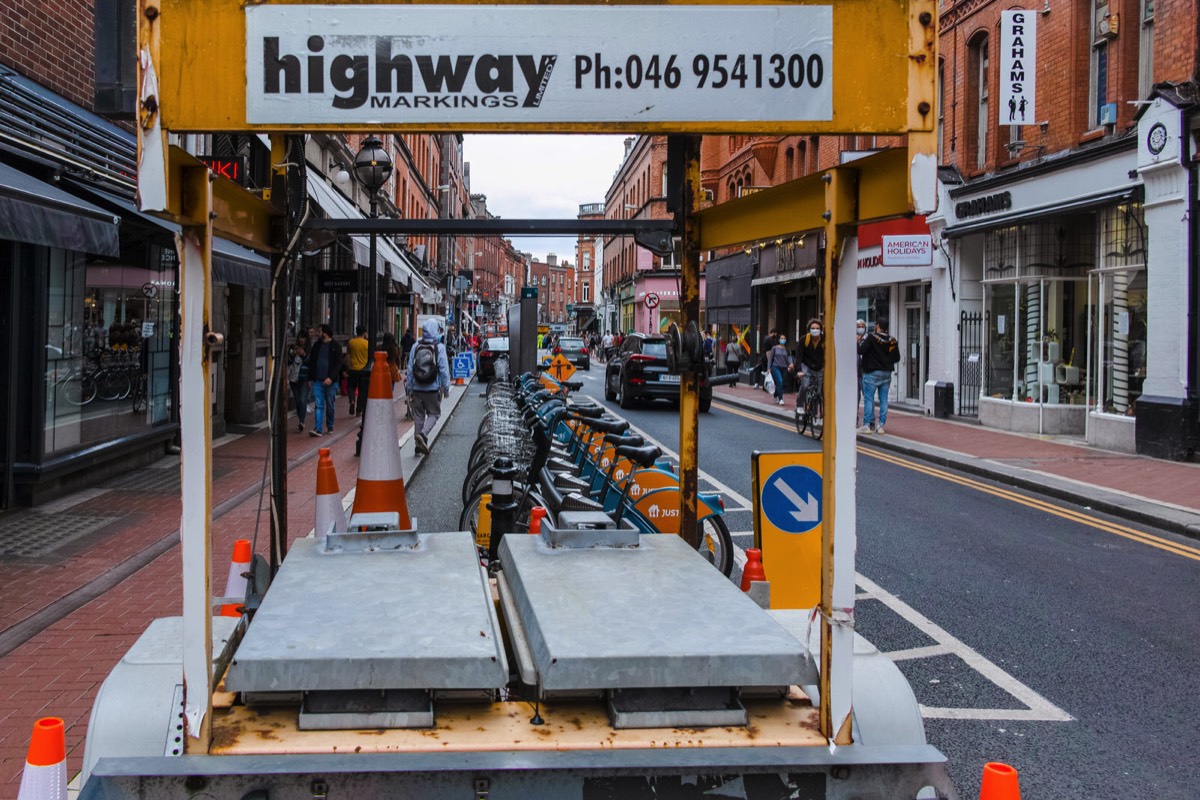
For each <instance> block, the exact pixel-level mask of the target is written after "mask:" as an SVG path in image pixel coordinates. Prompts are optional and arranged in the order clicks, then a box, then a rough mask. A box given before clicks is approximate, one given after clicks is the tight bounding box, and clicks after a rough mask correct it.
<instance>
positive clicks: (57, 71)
mask: <svg viewBox="0 0 1200 800" xmlns="http://www.w3.org/2000/svg"><path fill="white" fill-rule="evenodd" d="M92 26H93V19H92V4H91V2H88V0H56V2H53V3H50V2H45V0H4V2H3V3H0V61H2V62H3V63H4V64H5V65H6V66H9V67H12V68H13V69H15V70H16V71H17V72H20V73H21V74H22V75H25V76H26V77H28V78H31V79H33V80H35V81H37V82H38V83H40V84H42V85H43V86H45V87H47V88H48V89H51V90H53V91H55V92H57V93H59V94H61V95H63V96H64V97H66V98H68V99H70V100H72V101H74V102H76V103H78V104H79V105H81V106H83V107H85V108H89V109H90V108H92V104H93V103H92V100H93V98H92V93H93V92H94V91H95V82H96V77H95V69H94V66H93V65H94V63H95V56H94V53H93V42H92Z"/></svg>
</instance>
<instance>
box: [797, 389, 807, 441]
mask: <svg viewBox="0 0 1200 800" xmlns="http://www.w3.org/2000/svg"><path fill="white" fill-rule="evenodd" d="M800 398H801V395H796V433H798V434H800V435H801V436H803V435H804V425H805V416H804V404H803V403H801V402H800Z"/></svg>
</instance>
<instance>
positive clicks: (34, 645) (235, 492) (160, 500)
mask: <svg viewBox="0 0 1200 800" xmlns="http://www.w3.org/2000/svg"><path fill="white" fill-rule="evenodd" d="M338 402H339V405H338V410H337V414H336V415H335V424H334V434H333V435H332V436H322V437H320V438H315V437H312V436H309V435H308V433H299V432H297V431H296V420H295V417H294V416H289V417H288V425H289V432H288V460H289V465H290V466H289V473H288V536H289V539H295V538H296V537H298V536H304V535H306V534H307V533H308V532H309V531H310V530H311V529H312V526H313V510H314V496H313V495H314V490H315V487H316V467H317V458H316V452H317V449H318V448H320V447H329V448H331V450H332V457H333V462H334V466H335V468H336V469H337V474H338V483H339V488H340V489H341V490H342V492H343V494H344V493H345V492H347V491H348V490H350V489H352V488H353V487H354V480H355V477H356V475H357V461H358V460H357V459H356V458H355V457H354V445H355V438H356V432H357V420H354V421H353V424H351V420H350V419H349V418H348V417H347V415H346V413H345V412H346V411H347V408H346V401H345V399H344V398H342V399H339V401H338ZM395 406H396V417H397V419H398V420H399V421H400V424H399V435H401V436H402V435H403V434H404V433H405V432H407V431H408V429H409V428H410V427H411V422H408V421H406V420H404V419H403V417H404V403H403V401H402V400H398V401H396V404H395ZM443 419H445V414H444V415H443ZM308 423H309V426H310V427H311V425H312V417H311V415H309V419H308ZM268 444H269V439H268V436H267V433H266V431H265V430H262V431H259V432H256V433H254V434H250V435H247V436H243V437H241V438H238V439H236V440H234V441H230V442H229V443H228V444H222V443H221V442H220V441H218V442H217V443H216V447H214V449H213V457H212V464H213V473H214V474H215V475H218V476H219V477H217V478H216V480H214V482H213V508H214V509H216V511H214V516H215V517H216V518H215V519H214V520H213V525H212V540H213V556H212V564H213V591H214V593H215V594H218V595H219V594H220V593H221V592H222V590H224V588H225V586H224V581H225V573H226V571H227V569H228V567H227V565H228V563H229V557H230V554H231V553H232V551H233V542H234V540H235V539H240V538H246V539H250V538H253V534H254V526H255V519H256V516H257V515H258V510H259V505H260V501H259V492H258V491H257V487H258V485H259V482H260V481H261V479H262V477H263V464H264V460H265V459H266V458H267V454H268ZM409 453H411V444H410V445H409V448H408V450H407V452H406V456H407V455H408V454H409ZM175 461H176V463H177V459H175ZM159 468H163V469H174V468H175V467H173V466H167V467H157V466H154V467H149V468H146V469H159ZM114 483H119V484H120V485H121V486H122V487H127V486H131V485H134V482H133V481H130V480H129V479H128V478H127V477H126V478H123V479H120V480H119V481H114ZM101 489H102V491H101V492H100V493H97V492H94V491H93V492H87V493H85V494H84V495H83V496H85V497H86V498H87V499H85V500H84V501H83V503H82V504H80V505H78V506H75V507H74V508H72V509H71V511H74V512H75V513H81V512H86V513H88V514H99V515H120V518H119V519H118V520H117V521H115V522H113V523H112V524H111V525H109V526H107V527H106V528H104V529H101V530H100V531H97V532H94V533H92V534H89V535H87V536H85V537H83V538H82V539H81V540H80V541H79V542H77V543H73V544H70V545H67V546H66V547H63V548H60V549H59V550H56V551H54V552H53V553H51V554H50V555H48V556H46V557H43V558H40V559H32V560H30V559H25V560H21V561H19V562H12V561H10V562H5V563H0V638H2V637H3V636H4V634H6V633H7V634H9V635H10V636H11V635H12V632H13V631H14V630H15V629H14V628H13V627H12V626H13V625H17V626H18V628H20V627H21V623H22V622H24V625H25V627H30V626H32V627H34V628H35V629H36V628H37V627H40V626H38V625H37V624H36V618H34V619H33V620H31V619H30V618H31V616H32V615H34V614H36V613H37V612H39V611H42V612H43V613H46V612H45V609H47V607H49V606H51V604H53V603H55V602H56V601H60V602H61V598H64V597H67V596H69V595H70V593H71V592H73V591H76V590H79V589H80V588H81V587H86V586H87V584H88V583H89V581H92V580H94V579H96V578H98V577H102V576H104V575H105V574H106V573H108V572H109V571H110V570H113V569H114V568H117V567H118V566H119V565H121V563H122V562H125V561H126V560H127V559H131V558H136V557H137V556H138V554H139V553H142V552H143V551H145V550H146V548H149V547H152V546H154V545H156V544H157V545H159V546H160V547H165V546H166V544H165V542H164V540H167V541H169V540H170V539H173V540H174V541H176V542H177V541H178V528H179V515H180V501H179V497H178V493H177V492H176V493H174V494H163V493H157V494H156V493H151V492H149V491H145V492H139V491H138V490H137V489H135V488H119V489H111V490H103V487H101ZM247 492H250V493H251V496H249V497H245V494H246V493H247ZM239 496H242V497H243V498H244V499H242V500H241V501H240V502H239V501H237V498H238V497H239ZM269 501H270V498H269V491H268V492H264V493H263V495H262V516H261V522H260V523H259V533H258V541H257V545H256V548H255V552H258V553H262V554H264V555H266V554H267V553H268V541H269V538H270V521H269V514H268V506H269ZM222 503H224V504H225V506H226V507H225V508H222V506H221V504H222ZM56 505H60V504H56ZM222 510H223V511H224V513H220V512H221V511H222ZM36 511H37V510H36V509H34V512H36ZM217 514H220V516H219V517H218V516H216V515H217ZM180 576H181V565H180V559H179V548H178V546H170V547H169V549H166V551H165V552H162V554H161V555H159V556H158V557H157V558H154V559H153V560H152V561H150V563H148V564H147V565H146V566H144V567H142V568H141V569H139V570H138V571H136V572H135V573H133V574H132V575H131V576H130V577H128V578H127V579H126V580H123V581H121V582H120V583H119V584H118V585H116V586H115V587H114V588H112V589H111V590H108V591H106V592H104V593H103V594H102V595H100V596H99V597H97V598H96V599H94V600H92V601H91V602H88V603H87V604H86V605H83V606H82V607H80V608H78V609H77V610H75V611H73V612H71V613H69V614H68V615H67V616H65V617H63V618H62V619H61V620H59V621H57V622H54V623H53V624H51V625H49V626H48V627H45V629H44V630H41V631H40V632H37V633H36V634H35V635H33V636H32V638H29V639H28V641H26V642H24V643H23V644H21V645H19V646H17V647H16V648H15V649H13V650H12V651H11V652H9V653H7V654H6V655H4V656H2V657H0V800H5V799H6V798H15V797H16V794H17V787H18V786H19V784H20V779H21V771H22V769H23V768H24V763H25V756H26V753H27V747H28V744H29V734H30V731H31V729H32V727H33V723H34V721H35V720H37V719H38V718H39V717H43V716H58V717H62V718H63V720H64V721H65V723H66V738H67V770H68V775H71V776H73V775H75V774H76V773H78V772H79V770H80V769H81V768H82V763H83V743H84V736H85V734H86V732H87V723H88V716H89V714H90V713H91V708H92V701H93V700H94V698H95V695H96V691H97V689H98V688H99V686H100V684H101V682H103V680H104V678H105V677H106V676H107V675H108V673H109V672H110V671H111V669H112V667H113V665H114V664H116V663H117V661H119V660H120V658H121V656H123V655H124V654H125V652H126V651H127V650H128V649H129V647H130V646H131V645H132V644H133V642H134V641H135V640H136V639H137V637H138V636H140V635H141V633H142V632H143V631H144V630H145V629H146V627H147V625H149V623H150V621H151V620H153V619H155V618H157V617H163V616H171V615H177V614H179V613H181V608H182V604H181V599H180V591H181V585H182V581H181V577H180Z"/></svg>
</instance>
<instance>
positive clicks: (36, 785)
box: [17, 717, 67, 800]
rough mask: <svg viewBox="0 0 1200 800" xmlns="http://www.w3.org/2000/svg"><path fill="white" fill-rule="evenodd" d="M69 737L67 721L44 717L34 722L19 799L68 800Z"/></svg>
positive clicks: (18, 793)
mask: <svg viewBox="0 0 1200 800" xmlns="http://www.w3.org/2000/svg"><path fill="white" fill-rule="evenodd" d="M66 798H67V738H66V731H65V729H64V727H63V721H62V720H61V719H59V718H58V717H43V718H42V719H39V720H38V721H37V722H35V723H33V735H32V736H31V737H30V738H29V755H28V756H26V758H25V771H24V772H23V773H22V774H21V788H20V789H19V790H18V791H17V800H66Z"/></svg>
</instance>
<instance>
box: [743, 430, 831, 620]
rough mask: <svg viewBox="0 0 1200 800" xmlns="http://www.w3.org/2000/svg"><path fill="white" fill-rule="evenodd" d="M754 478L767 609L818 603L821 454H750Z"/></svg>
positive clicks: (756, 538) (756, 535)
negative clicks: (768, 591) (767, 590)
mask: <svg viewBox="0 0 1200 800" xmlns="http://www.w3.org/2000/svg"><path fill="white" fill-rule="evenodd" d="M750 462H751V468H752V472H753V480H754V544H755V546H756V547H758V548H760V549H761V550H762V554H763V559H762V560H763V569H764V570H765V571H766V573H767V580H768V581H770V582H771V608H812V607H813V606H815V605H817V604H818V603H820V602H821V528H822V524H823V522H824V514H823V513H822V512H823V510H824V509H823V508H822V505H823V503H824V501H823V499H822V496H821V488H822V487H821V484H822V483H823V478H822V477H821V454H820V453H819V452H817V453H760V452H757V451H755V452H754V453H753V454H751V456H750Z"/></svg>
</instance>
